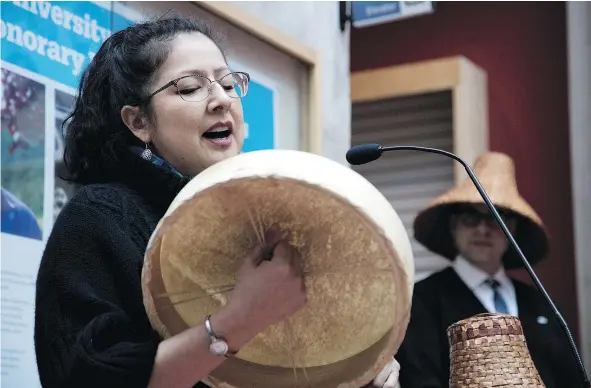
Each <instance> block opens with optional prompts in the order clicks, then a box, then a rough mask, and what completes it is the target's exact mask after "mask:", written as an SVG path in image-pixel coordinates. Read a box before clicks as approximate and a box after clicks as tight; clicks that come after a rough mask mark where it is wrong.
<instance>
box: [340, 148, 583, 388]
mask: <svg viewBox="0 0 591 388" xmlns="http://www.w3.org/2000/svg"><path fill="white" fill-rule="evenodd" d="M384 151H421V152H429V153H433V154H439V155H443V156H447V157H448V158H452V159H454V160H456V161H457V162H459V163H460V164H461V165H462V166H463V167H464V169H465V170H466V172H467V173H468V176H469V177H470V179H471V180H472V183H473V184H474V186H476V189H477V190H478V193H480V196H481V197H482V199H483V200H484V202H485V204H486V207H487V208H488V210H489V211H490V212H491V213H492V215H493V217H494V218H495V220H496V221H497V223H498V224H499V226H500V227H501V229H502V230H503V233H504V234H505V236H506V237H507V239H508V240H509V244H510V245H511V247H512V248H513V249H514V250H515V252H516V253H517V255H518V256H519V258H520V259H521V261H522V262H523V265H524V266H525V269H526V270H527V272H528V273H529V276H530V277H531V279H532V280H533V282H534V283H535V285H536V287H537V288H538V290H539V291H540V293H541V294H542V295H543V297H544V299H545V300H546V303H547V304H548V306H549V307H550V309H551V310H552V312H553V314H554V316H555V317H556V319H557V320H558V323H560V326H562V329H563V330H564V332H565V334H566V337H567V339H568V343H569V345H570V348H571V351H572V353H573V355H574V357H575V360H576V362H577V367H578V369H579V373H580V375H581V378H582V380H583V383H584V385H583V387H584V388H591V383H590V382H589V379H588V378H587V373H586V372H585V366H584V365H583V361H582V360H581V356H580V355H579V352H578V350H577V345H576V344H575V341H574V339H573V336H572V334H571V332H570V330H569V328H568V325H567V324H566V321H565V320H564V318H563V317H562V314H560V311H558V308H556V306H555V305H554V302H553V301H552V299H551V298H550V295H548V292H546V289H545V288H544V286H543V285H542V283H541V282H540V279H538V276H537V275H536V273H535V272H534V270H533V268H532V267H531V265H530V264H529V261H528V260H527V258H526V257H525V255H524V254H523V252H522V251H521V248H520V247H519V245H518V244H517V242H516V241H515V238H513V236H512V235H511V233H510V232H509V229H508V228H507V225H505V223H504V222H503V219H502V218H501V216H500V215H499V213H498V212H497V210H496V209H495V206H494V205H493V203H492V201H491V200H490V198H489V197H488V194H486V191H484V188H483V187H482V185H481V184H480V181H479V180H478V178H477V177H476V175H475V174H474V172H473V171H472V168H470V166H469V165H468V163H466V162H465V161H464V160H463V159H462V158H460V157H459V156H457V155H455V154H453V153H451V152H447V151H443V150H440V149H437V148H429V147H418V146H391V147H382V146H381V145H379V144H360V145H356V146H354V147H351V148H350V149H349V151H347V156H346V158H347V162H349V163H350V164H352V165H361V164H365V163H369V162H373V161H374V160H376V159H378V158H379V157H380V156H382V153H383V152H384Z"/></svg>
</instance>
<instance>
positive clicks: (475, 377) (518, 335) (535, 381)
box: [447, 314, 544, 388]
mask: <svg viewBox="0 0 591 388" xmlns="http://www.w3.org/2000/svg"><path fill="white" fill-rule="evenodd" d="M447 338H448V344H449V347H450V351H449V357H450V376H449V387H450V388H480V387H512V388H525V387H528V388H544V383H543V382H542V379H541V378H540V375H539V374H538V370H537V369H536V366H535V365H534V362H533V360H532V358H531V355H530V353H529V349H528V347H527V343H526V341H525V337H524V335H523V328H522V327H521V322H520V321H519V319H518V318H517V317H514V316H511V315H505V314H479V315H476V316H473V317H471V318H468V319H465V320H462V321H459V322H456V323H454V324H453V325H451V326H450V327H448V328H447Z"/></svg>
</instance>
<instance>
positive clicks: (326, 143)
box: [232, 1, 351, 163]
mask: <svg viewBox="0 0 591 388" xmlns="http://www.w3.org/2000/svg"><path fill="white" fill-rule="evenodd" d="M232 3H233V5H236V6H238V7H240V8H242V9H243V10H245V11H247V12H250V13H252V14H253V15H255V16H256V17H258V18H259V19H261V20H263V21H264V22H265V23H267V24H269V25H271V26H272V27H274V28H276V29H278V30H280V31H281V32H283V33H285V34H287V35H290V36H291V37H293V38H295V39H297V40H298V41H300V42H301V43H302V44H304V45H307V46H309V47H311V48H312V49H314V50H316V52H317V53H318V54H319V55H320V59H321V64H322V73H321V74H322V105H321V106H322V108H321V113H322V128H323V140H322V141H323V154H324V156H327V157H329V158H331V159H333V160H336V161H338V162H341V163H346V161H345V153H346V152H347V150H348V149H349V147H350V139H351V97H350V94H349V89H350V88H349V80H350V73H349V29H348V28H347V29H346V30H345V32H341V30H340V28H339V4H338V2H336V1H335V2H332V1H329V2H325V1H318V2H316V1H302V2H293V1H271V2H263V1H253V2H240V1H236V2H232Z"/></svg>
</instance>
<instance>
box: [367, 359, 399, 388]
mask: <svg viewBox="0 0 591 388" xmlns="http://www.w3.org/2000/svg"><path fill="white" fill-rule="evenodd" d="M399 373H400V364H398V361H396V359H395V358H392V361H391V362H389V363H388V365H386V367H385V368H384V369H382V371H381V372H380V373H379V374H378V376H377V377H376V378H375V379H374V380H373V381H372V384H371V385H370V386H373V387H379V388H400V384H399V383H398V376H399Z"/></svg>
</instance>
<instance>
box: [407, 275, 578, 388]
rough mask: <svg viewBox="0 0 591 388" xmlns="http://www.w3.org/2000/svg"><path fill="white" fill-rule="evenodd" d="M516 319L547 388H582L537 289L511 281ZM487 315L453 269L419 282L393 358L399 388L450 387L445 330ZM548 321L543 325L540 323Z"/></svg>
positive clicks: (562, 337) (560, 333)
mask: <svg viewBox="0 0 591 388" xmlns="http://www.w3.org/2000/svg"><path fill="white" fill-rule="evenodd" d="M513 284H514V285H515V293H516V296H517V306H518V310H519V319H520V321H521V324H522V326H523V331H524V334H525V338H526V342H527V345H528V348H529V350H530V354H531V356H532V359H533V361H534V364H535V365H536V368H537V369H538V372H539V374H540V377H541V378H542V380H543V381H544V384H545V385H546V388H571V387H573V388H574V387H580V386H581V383H580V381H581V380H580V377H579V374H578V370H577V367H576V363H575V358H574V356H573V355H572V353H571V351H570V348H569V347H568V342H567V339H566V336H565V335H564V331H563V330H562V328H561V327H560V325H559V323H558V321H557V320H556V319H555V318H554V316H553V315H552V313H551V312H550V310H549V308H548V307H547V305H546V302H545V301H544V299H543V297H542V296H541V294H539V293H538V292H537V289H534V288H533V287H530V286H528V285H526V284H524V283H521V282H518V281H515V280H513ZM485 312H487V311H486V309H485V308H484V306H482V304H481V303H480V301H479V300H478V298H476V296H475V295H474V294H473V293H472V291H471V290H470V289H469V288H468V286H466V284H465V283H464V282H463V281H462V280H461V279H460V277H459V276H458V275H457V273H456V272H455V270H454V269H453V268H446V269H444V270H442V271H440V272H437V273H435V274H433V275H431V276H430V277H428V278H426V279H423V280H421V281H420V282H417V283H416V284H415V287H414V292H413V299H412V310H411V317H410V323H409V326H408V330H407V332H406V336H405V339H404V342H403V344H402V346H401V348H400V350H399V351H398V354H397V355H396V360H397V361H398V363H399V364H400V385H401V387H402V388H442V387H449V382H448V381H449V380H448V379H449V345H448V341H447V335H446V329H447V328H448V327H449V326H450V325H451V324H453V323H456V322H458V321H460V320H462V319H466V318H469V317H471V316H474V315H477V314H481V313H485ZM538 317H546V318H547V323H545V324H543V323H539V322H538Z"/></svg>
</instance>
